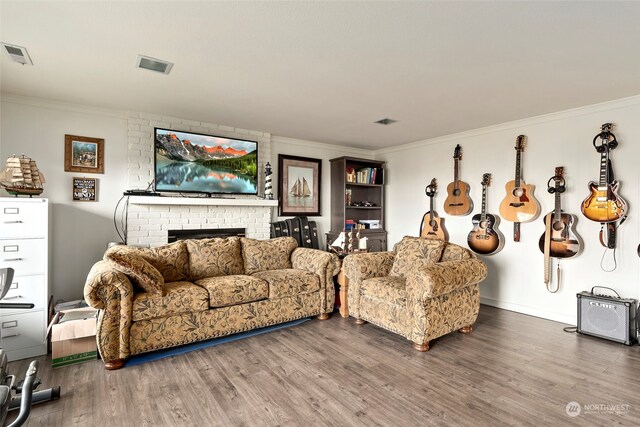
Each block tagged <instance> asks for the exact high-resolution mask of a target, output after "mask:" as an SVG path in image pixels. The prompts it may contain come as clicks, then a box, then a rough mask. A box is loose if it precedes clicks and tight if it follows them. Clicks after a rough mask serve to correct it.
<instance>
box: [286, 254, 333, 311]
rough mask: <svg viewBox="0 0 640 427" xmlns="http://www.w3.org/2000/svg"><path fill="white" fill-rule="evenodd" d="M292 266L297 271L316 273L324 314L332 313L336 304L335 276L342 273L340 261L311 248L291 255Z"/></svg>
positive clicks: (331, 255)
mask: <svg viewBox="0 0 640 427" xmlns="http://www.w3.org/2000/svg"><path fill="white" fill-rule="evenodd" d="M291 266H292V267H293V268H295V269H297V270H304V271H308V272H310V273H315V274H317V275H318V277H319V278H320V289H321V290H324V292H321V294H322V298H321V304H322V310H323V311H322V312H323V313H331V312H332V311H333V306H334V304H335V297H336V295H335V288H334V286H333V276H335V275H336V274H338V272H339V271H340V260H339V259H338V257H337V256H336V255H335V254H332V253H330V252H325V251H321V250H319V249H311V248H295V249H294V250H293V252H292V253H291Z"/></svg>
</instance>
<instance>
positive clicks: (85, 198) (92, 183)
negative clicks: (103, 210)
mask: <svg viewBox="0 0 640 427" xmlns="http://www.w3.org/2000/svg"><path fill="white" fill-rule="evenodd" d="M72 180H73V200H74V201H76V202H95V201H97V200H98V180H97V179H96V178H85V177H78V176H74V177H73V178H72Z"/></svg>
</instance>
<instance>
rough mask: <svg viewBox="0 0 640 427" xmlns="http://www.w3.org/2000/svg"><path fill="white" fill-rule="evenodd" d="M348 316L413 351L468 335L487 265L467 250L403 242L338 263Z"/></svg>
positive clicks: (443, 244)
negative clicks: (399, 338) (344, 283)
mask: <svg viewBox="0 0 640 427" xmlns="http://www.w3.org/2000/svg"><path fill="white" fill-rule="evenodd" d="M343 269H344V273H345V275H346V276H347V278H348V279H349V302H348V305H349V313H350V315H351V316H353V317H355V318H356V323H358V324H364V323H366V322H369V323H372V324H374V325H376V326H379V327H382V328H384V329H387V330H389V331H391V332H394V333H397V334H400V335H402V336H404V337H406V338H407V339H408V340H410V341H412V342H413V348H414V349H416V350H418V351H428V350H429V342H430V341H432V340H433V339H435V338H438V337H440V336H442V335H445V334H448V333H450V332H453V331H456V330H458V331H460V332H463V333H469V332H471V330H472V325H473V323H474V322H475V321H476V318H477V317H478V311H479V309H480V291H479V283H480V282H481V281H482V280H484V279H485V277H486V276H487V267H486V265H485V264H484V263H483V262H482V261H480V260H479V259H477V257H476V256H475V255H474V254H473V253H471V252H470V251H469V250H467V249H464V248H462V247H460V246H458V245H455V244H453V243H446V242H444V241H441V240H432V239H424V238H419V237H410V236H406V237H404V238H403V239H402V241H400V242H399V243H398V244H397V245H396V246H395V248H394V251H393V252H374V253H365V254H353V255H349V256H347V257H346V258H345V260H344V262H343Z"/></svg>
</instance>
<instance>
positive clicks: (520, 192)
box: [513, 187, 524, 197]
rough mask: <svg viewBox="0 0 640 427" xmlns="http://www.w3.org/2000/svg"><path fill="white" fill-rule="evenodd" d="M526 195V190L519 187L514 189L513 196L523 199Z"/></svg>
mask: <svg viewBox="0 0 640 427" xmlns="http://www.w3.org/2000/svg"><path fill="white" fill-rule="evenodd" d="M523 194H524V189H522V188H520V187H517V188H514V189H513V195H514V196H515V197H522V195H523Z"/></svg>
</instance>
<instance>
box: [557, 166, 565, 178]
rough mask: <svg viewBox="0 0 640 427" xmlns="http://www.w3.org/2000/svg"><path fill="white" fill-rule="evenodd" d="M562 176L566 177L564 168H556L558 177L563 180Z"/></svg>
mask: <svg viewBox="0 0 640 427" xmlns="http://www.w3.org/2000/svg"><path fill="white" fill-rule="evenodd" d="M562 175H564V167H563V166H558V167H557V168H556V176H557V177H558V178H562Z"/></svg>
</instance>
